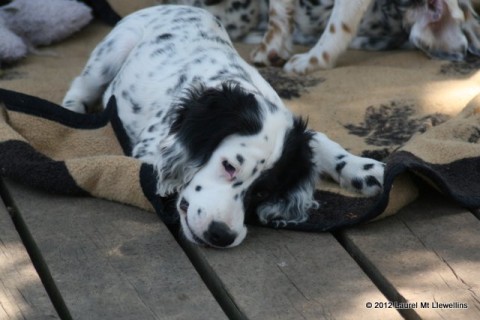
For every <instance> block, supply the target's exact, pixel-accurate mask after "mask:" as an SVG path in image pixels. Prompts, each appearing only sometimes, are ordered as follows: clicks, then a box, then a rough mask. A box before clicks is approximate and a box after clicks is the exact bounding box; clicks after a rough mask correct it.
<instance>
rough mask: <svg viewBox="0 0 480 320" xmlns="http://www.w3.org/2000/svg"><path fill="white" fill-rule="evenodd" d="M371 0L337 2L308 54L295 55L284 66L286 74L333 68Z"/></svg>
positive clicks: (355, 32)
mask: <svg viewBox="0 0 480 320" xmlns="http://www.w3.org/2000/svg"><path fill="white" fill-rule="evenodd" d="M371 2H372V0H354V1H352V0H336V1H335V4H334V7H333V11H332V14H331V16H330V19H329V20H328V24H327V27H326V29H325V31H324V32H323V34H322V36H321V37H320V39H319V41H318V42H317V43H316V45H315V46H314V47H313V48H312V49H310V51H308V52H306V53H302V54H296V55H294V56H293V57H292V58H291V59H290V60H289V61H288V62H287V64H285V66H284V69H285V71H286V72H289V73H297V74H305V73H308V72H311V71H314V70H318V69H328V68H331V67H333V66H334V65H335V63H336V61H337V58H338V57H339V56H340V54H342V53H343V52H345V50H346V49H347V47H348V45H349V44H350V42H351V41H352V39H353V37H354V36H355V35H356V34H357V29H358V26H359V24H360V21H361V20H362V18H363V16H364V14H365V12H366V11H367V9H368V6H369V5H370V3H371Z"/></svg>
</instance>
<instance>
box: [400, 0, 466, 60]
mask: <svg viewBox="0 0 480 320" xmlns="http://www.w3.org/2000/svg"><path fill="white" fill-rule="evenodd" d="M459 1H462V0H400V1H399V2H400V3H401V4H402V5H403V8H404V10H405V13H404V18H403V23H404V26H405V28H406V29H407V30H410V36H409V38H410V41H411V42H412V44H414V45H415V46H416V47H417V48H419V49H421V50H423V51H424V52H426V53H427V54H428V55H429V56H431V57H435V58H440V59H447V60H462V59H463V58H464V57H465V55H466V53H467V49H468V40H467V37H466V36H465V34H464V32H463V30H462V25H463V23H464V22H465V14H464V11H463V10H462V9H461V7H460V4H459ZM465 10H469V11H471V12H472V13H473V9H472V8H471V7H470V6H467V7H465Z"/></svg>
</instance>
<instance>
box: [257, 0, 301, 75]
mask: <svg viewBox="0 0 480 320" xmlns="http://www.w3.org/2000/svg"><path fill="white" fill-rule="evenodd" d="M294 7H295V0H275V1H270V2H269V12H268V27H267V32H266V33H265V36H264V37H263V40H262V43H261V44H260V46H259V47H258V48H256V49H254V50H253V51H252V53H251V54H250V58H251V60H252V62H253V63H254V64H255V65H257V66H276V67H281V66H283V65H284V64H285V62H286V61H287V60H288V58H290V56H291V55H292V43H293V13H294Z"/></svg>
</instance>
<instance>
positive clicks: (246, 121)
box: [157, 83, 263, 194]
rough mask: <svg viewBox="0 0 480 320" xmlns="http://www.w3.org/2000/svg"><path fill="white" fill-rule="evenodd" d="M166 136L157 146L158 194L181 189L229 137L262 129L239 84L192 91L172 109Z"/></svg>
mask: <svg viewBox="0 0 480 320" xmlns="http://www.w3.org/2000/svg"><path fill="white" fill-rule="evenodd" d="M171 116H172V118H173V119H174V120H173V122H172V125H171V129H170V133H169V136H168V137H167V139H165V140H164V141H162V143H161V144H160V145H159V153H160V159H159V161H158V164H157V169H158V171H159V175H160V176H159V178H160V179H159V186H158V187H159V188H158V190H159V192H160V193H161V194H162V193H171V192H173V191H178V190H181V188H182V186H183V185H185V184H186V183H188V182H189V181H190V180H191V179H192V178H193V175H194V174H195V173H196V172H197V171H198V170H199V168H201V167H202V166H203V165H204V164H205V163H206V162H207V161H208V160H209V159H210V157H211V155H212V153H213V152H214V151H215V149H216V148H217V147H218V146H219V144H220V143H221V142H222V141H223V140H224V139H225V138H226V137H228V136H230V135H234V134H237V135H253V134H256V133H258V132H260V130H261V129H262V120H263V116H262V110H261V108H260V106H259V105H258V102H257V100H256V99H255V97H254V95H253V94H251V93H247V92H245V91H244V90H243V89H242V88H241V87H240V86H239V85H235V84H231V83H224V84H222V85H221V86H220V88H205V87H200V88H195V89H190V90H188V91H187V94H186V96H185V97H184V98H182V99H181V100H180V101H179V104H178V105H177V106H176V108H175V109H173V110H172V115H171Z"/></svg>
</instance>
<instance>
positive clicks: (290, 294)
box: [185, 227, 401, 320]
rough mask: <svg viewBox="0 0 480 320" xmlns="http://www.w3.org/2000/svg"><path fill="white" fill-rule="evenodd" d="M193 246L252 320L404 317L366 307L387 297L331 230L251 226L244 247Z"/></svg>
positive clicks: (199, 259) (244, 314) (241, 310)
mask: <svg viewBox="0 0 480 320" xmlns="http://www.w3.org/2000/svg"><path fill="white" fill-rule="evenodd" d="M185 245H188V244H185ZM191 249H192V250H195V251H196V255H197V261H196V262H197V263H199V264H204V265H206V267H205V266H204V268H205V269H210V273H211V274H213V273H214V274H215V276H216V277H218V279H216V281H217V282H219V285H218V287H219V290H223V291H224V292H223V294H224V295H228V298H229V299H231V300H232V302H233V304H234V305H235V306H236V307H237V308H238V310H239V313H240V314H241V315H242V316H243V317H246V318H248V319H262V320H263V319H333V318H335V319H373V316H379V317H381V318H382V319H397V318H401V317H400V314H398V313H397V312H396V310H380V311H372V310H370V309H367V308H366V307H365V303H366V301H370V300H375V299H376V300H384V299H385V298H384V297H383V295H382V294H381V293H380V292H379V290H378V289H377V288H376V287H375V286H374V284H373V283H372V282H371V281H370V280H369V279H368V278H367V276H366V275H365V274H364V273H363V272H362V271H361V269H360V268H359V267H358V266H357V265H356V264H355V262H354V261H353V259H352V258H351V257H350V256H349V255H348V254H347V253H346V251H345V250H344V249H343V248H342V247H341V246H340V245H339V243H338V242H337V241H336V240H335V238H334V237H333V236H332V235H330V234H313V233H302V232H288V231H276V230H272V229H266V228H255V227H250V228H249V234H248V236H247V238H246V240H245V242H244V243H242V244H241V245H240V246H239V247H236V248H233V249H229V250H214V249H208V248H199V247H194V246H191Z"/></svg>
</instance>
